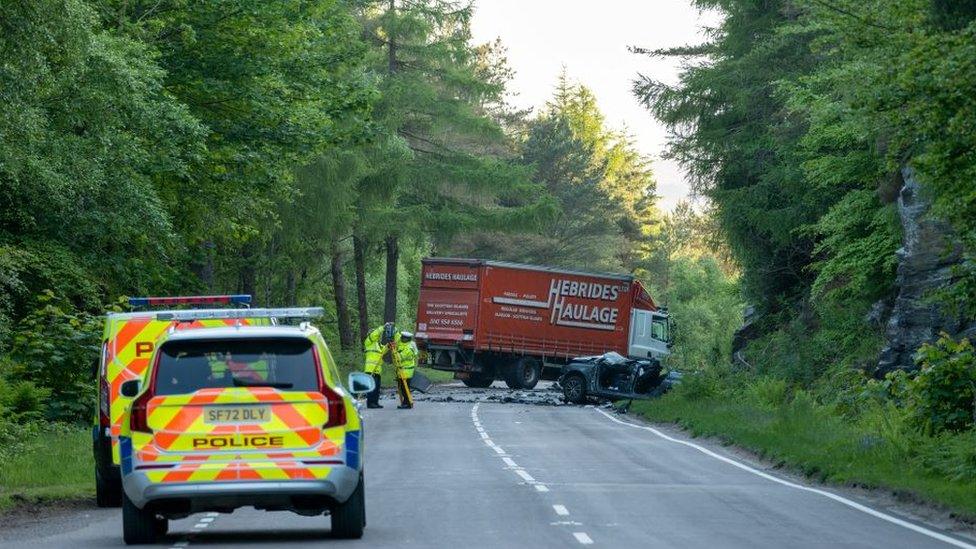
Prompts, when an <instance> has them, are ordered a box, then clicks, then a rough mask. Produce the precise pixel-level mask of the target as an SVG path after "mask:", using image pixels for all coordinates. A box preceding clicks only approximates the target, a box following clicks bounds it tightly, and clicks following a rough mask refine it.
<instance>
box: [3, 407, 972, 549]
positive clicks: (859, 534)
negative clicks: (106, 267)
mask: <svg viewBox="0 0 976 549" xmlns="http://www.w3.org/2000/svg"><path fill="white" fill-rule="evenodd" d="M438 390H439V391H451V390H454V391H457V392H458V394H459V397H461V398H459V400H461V401H454V402H419V403H418V406H417V408H415V409H414V410H410V411H406V410H397V409H395V406H393V405H391V403H390V401H389V400H387V401H386V404H387V406H386V408H384V409H382V410H369V411H368V415H367V427H366V428H367V435H366V436H367V439H366V440H367V446H366V508H367V517H368V519H367V520H368V526H367V528H366V534H365V537H364V538H363V540H360V541H337V540H333V539H330V538H329V537H328V534H329V519H328V518H327V517H301V516H298V515H294V514H291V513H268V512H263V511H254V510H251V509H242V510H238V511H236V512H234V513H233V514H221V515H217V514H215V513H214V514H210V515H195V516H193V517H190V518H188V519H185V520H180V521H173V522H171V525H170V534H169V535H168V536H167V537H166V539H165V540H164V542H163V543H161V544H160V546H168V547H186V546H190V547H197V546H201V547H202V546H207V547H214V548H216V547H249V546H261V545H265V546H272V547H306V546H317V547H332V546H337V547H338V546H349V547H352V546H360V547H365V546H367V545H368V546H369V547H464V548H465V549H474V548H480V547H486V548H488V547H491V548H495V547H559V548H564V547H575V546H582V545H593V546H601V547H708V548H710V549H711V548H717V547H719V548H721V547H743V548H757V547H776V548H780V547H783V548H785V547H789V548H801V547H884V548H898V547H905V548H909V547H910V548H927V547H952V546H956V547H976V540H974V539H973V538H971V537H964V536H963V535H960V534H949V533H946V532H944V531H942V530H939V529H937V528H935V527H932V526H926V525H924V524H921V523H919V522H916V521H913V520H911V519H907V518H905V517H903V516H899V515H896V514H895V513H893V512H891V511H889V510H882V509H876V508H874V507H872V506H870V505H869V504H864V502H863V501H860V500H856V499H854V498H853V497H851V496H840V495H837V493H835V492H833V491H826V490H823V489H821V488H818V487H813V488H810V487H807V486H805V485H801V484H797V483H796V481H792V480H785V479H783V478H782V477H780V476H778V475H776V474H775V473H769V472H768V471H763V470H760V469H757V468H755V467H754V466H750V465H745V464H743V463H742V462H741V461H740V460H738V459H737V458H730V457H729V456H730V454H728V453H726V452H724V451H723V450H720V449H715V448H713V447H706V446H703V445H700V444H701V443H699V442H697V441H689V440H688V439H686V438H684V437H681V436H678V435H673V434H672V435H668V434H667V433H662V432H660V431H656V432H655V431H653V430H651V429H650V428H648V427H644V426H640V425H636V426H635V420H634V419H633V418H629V417H627V416H622V417H621V416H615V415H613V414H608V413H607V412H605V411H604V410H601V409H599V408H594V407H570V406H535V405H526V404H520V403H499V402H495V401H487V400H486V399H485V398H484V397H485V396H486V395H491V394H495V395H496V397H497V392H498V391H504V390H503V389H497V390H495V391H491V390H489V391H488V392H484V393H482V392H474V394H472V393H464V390H463V389H447V388H439V389H438ZM442 394H443V393H442ZM465 397H466V398H465ZM464 400H466V401H464ZM478 400H481V402H478ZM662 435H663V436H662ZM121 530H122V521H121V515H120V512H119V511H118V510H117V509H107V510H106V509H94V508H92V509H81V510H77V511H72V512H67V513H61V514H58V515H55V516H52V517H48V518H46V519H44V520H39V521H37V522H34V523H32V524H21V525H18V526H13V527H10V526H7V527H0V547H3V548H6V547H18V548H34V547H38V548H39V547H59V548H60V547H115V546H121V545H122V538H121Z"/></svg>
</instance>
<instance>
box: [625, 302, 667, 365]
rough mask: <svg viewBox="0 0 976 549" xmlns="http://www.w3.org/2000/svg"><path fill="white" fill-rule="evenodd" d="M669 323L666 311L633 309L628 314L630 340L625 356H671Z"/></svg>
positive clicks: (661, 309)
mask: <svg viewBox="0 0 976 549" xmlns="http://www.w3.org/2000/svg"><path fill="white" fill-rule="evenodd" d="M671 343H672V339H671V321H670V320H669V318H668V311H667V309H664V308H659V309H658V310H656V311H649V310H646V309H633V310H631V312H630V338H629V344H628V347H627V354H628V355H629V356H631V357H632V358H656V359H658V360H662V359H664V357H666V356H668V355H669V354H671V350H670V348H671Z"/></svg>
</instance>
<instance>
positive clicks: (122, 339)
mask: <svg viewBox="0 0 976 549" xmlns="http://www.w3.org/2000/svg"><path fill="white" fill-rule="evenodd" d="M238 322H241V323H243V324H245V325H255V324H266V323H267V322H266V319H242V320H230V319H213V320H212V319H206V320H196V321H193V322H184V323H180V324H178V327H179V329H181V330H184V329H194V328H216V327H221V326H234V325H236V324H237V323H238ZM174 326H176V323H175V322H174V321H171V320H156V316H155V314H154V313H146V315H145V316H136V317H131V318H115V319H111V320H110V322H109V323H108V325H107V326H106V331H105V342H106V345H105V363H106V366H105V379H106V381H107V383H108V386H109V417H110V418H111V421H112V425H111V432H112V460H113V462H114V463H116V464H118V463H119V447H118V437H119V433H120V425H121V421H122V417H123V415H124V413H125V408H126V406H127V405H128V403H129V399H127V398H125V397H123V396H121V395H120V394H119V389H120V387H121V386H122V384H123V383H125V382H126V381H129V380H130V379H139V378H140V377H142V374H143V373H144V372H145V371H146V368H147V367H148V366H149V359H150V356H151V355H152V351H153V349H154V348H155V346H156V341H157V340H158V339H159V338H160V336H162V335H163V334H165V333H166V332H167V331H168V330H169V329H170V328H171V327H174Z"/></svg>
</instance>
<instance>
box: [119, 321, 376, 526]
mask: <svg viewBox="0 0 976 549" xmlns="http://www.w3.org/2000/svg"><path fill="white" fill-rule="evenodd" d="M321 313H322V310H321V308H304V309H242V310H238V311H228V310H222V311H205V310H204V311H177V312H166V313H158V316H159V317H160V320H171V321H173V322H174V323H175V325H174V327H173V328H172V329H170V330H168V331H167V332H166V333H165V334H163V335H162V336H161V337H160V338H159V340H157V341H156V343H155V346H154V350H153V352H152V355H151V357H150V358H149V363H148V365H147V367H146V370H145V372H144V373H143V375H142V376H141V378H140V379H132V380H128V381H125V382H124V383H122V384H121V387H120V392H121V395H122V396H124V397H125V398H131V399H132V400H131V404H130V405H129V406H128V407H127V409H126V411H125V414H124V416H123V418H122V421H121V427H120V434H119V454H120V462H121V473H122V488H123V493H122V519H123V537H124V539H125V541H126V543H152V542H154V541H155V540H156V539H157V537H158V536H160V535H162V534H164V533H165V532H166V530H167V525H168V520H169V519H177V518H183V517H186V516H188V515H190V514H192V513H199V512H206V511H217V512H231V511H233V510H234V509H236V508H239V507H244V506H253V507H255V508H256V509H263V510H269V511H278V510H284V511H293V512H296V513H299V514H303V515H310V516H314V515H322V514H331V516H332V519H331V521H332V534H333V535H334V536H335V537H339V538H359V537H361V536H362V534H363V529H364V527H365V525H366V514H365V499H364V480H363V460H362V452H363V440H362V419H361V417H360V414H359V406H358V404H357V402H356V400H355V399H354V396H353V395H359V394H364V393H366V392H369V391H370V390H372V388H373V379H372V378H371V377H370V376H368V375H365V374H362V373H352V374H350V375H349V378H348V385H347V386H348V390H347V389H346V388H344V387H343V385H342V384H341V381H340V377H339V372H338V370H337V369H336V364H335V361H334V360H333V358H332V355H331V354H330V353H329V349H328V346H327V345H326V343H325V340H324V339H323V337H322V334H321V333H320V332H319V331H318V330H317V329H316V328H314V327H312V326H311V325H310V324H308V323H307V322H303V323H302V324H300V325H299V326H278V325H274V324H275V323H274V321H272V325H268V326H249V325H245V324H244V323H243V322H242V323H238V324H234V325H232V326H223V327H216V328H206V327H201V328H197V329H193V330H180V329H179V328H178V326H179V325H180V324H181V323H192V322H199V321H201V320H205V319H208V318H214V317H219V318H221V319H228V318H229V319H234V318H237V319H240V320H244V319H255V318H269V319H280V318H300V317H305V318H308V317H312V316H318V315H321Z"/></svg>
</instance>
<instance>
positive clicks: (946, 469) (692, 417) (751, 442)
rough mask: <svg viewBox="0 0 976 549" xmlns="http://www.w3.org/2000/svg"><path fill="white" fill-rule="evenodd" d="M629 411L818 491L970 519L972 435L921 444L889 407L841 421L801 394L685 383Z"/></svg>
mask: <svg viewBox="0 0 976 549" xmlns="http://www.w3.org/2000/svg"><path fill="white" fill-rule="evenodd" d="M631 410H632V411H633V412H634V413H637V414H639V415H641V416H643V417H645V418H647V419H649V420H651V421H657V422H669V423H677V424H679V425H681V426H682V427H684V428H686V429H688V430H689V431H691V433H692V434H693V435H694V436H713V437H717V438H719V439H721V440H722V441H724V442H728V443H731V444H734V445H736V446H739V447H742V448H744V449H747V450H749V451H752V452H755V453H757V454H758V455H759V456H760V457H761V458H763V459H766V460H769V461H772V462H773V463H775V464H777V465H778V466H783V467H786V468H788V469H795V470H798V471H799V472H802V473H803V474H804V475H806V476H807V477H810V478H813V479H815V480H819V481H822V482H826V483H834V484H839V485H846V486H858V487H865V488H880V489H885V490H891V491H892V492H893V493H894V495H895V496H896V497H898V498H899V499H903V500H908V501H915V502H919V501H921V502H926V503H934V504H937V505H939V506H943V507H945V508H946V509H947V510H949V511H950V512H951V513H952V514H953V515H954V516H955V517H957V518H960V519H963V520H965V521H967V522H974V521H976V431H974V430H970V431H964V432H959V433H944V434H942V435H939V436H929V435H926V434H924V433H922V432H919V431H918V430H914V429H911V428H909V427H908V426H906V425H905V423H904V421H903V419H902V418H901V416H900V414H899V412H898V410H897V409H895V408H893V407H891V406H876V407H866V408H865V409H862V410H860V412H859V413H858V414H857V415H856V417H846V416H845V415H844V414H842V413H840V412H839V411H838V410H837V408H836V407H834V406H830V405H824V404H821V403H818V401H817V400H816V399H815V398H814V397H813V396H812V395H811V394H810V393H808V392H806V391H802V390H797V391H794V392H792V393H791V392H790V391H789V390H788V388H787V387H786V386H785V384H781V383H775V382H769V381H768V380H767V381H762V380H756V381H753V382H752V383H743V384H741V385H739V386H737V387H732V386H729V385H725V386H722V385H721V382H718V383H716V382H715V380H712V381H711V382H710V383H702V382H701V381H692V382H691V383H688V384H686V385H684V386H680V387H679V388H678V389H677V390H676V391H674V392H672V393H670V394H667V395H665V396H664V397H662V398H660V399H656V400H651V401H642V402H635V403H634V405H633V407H632V408H631Z"/></svg>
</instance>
